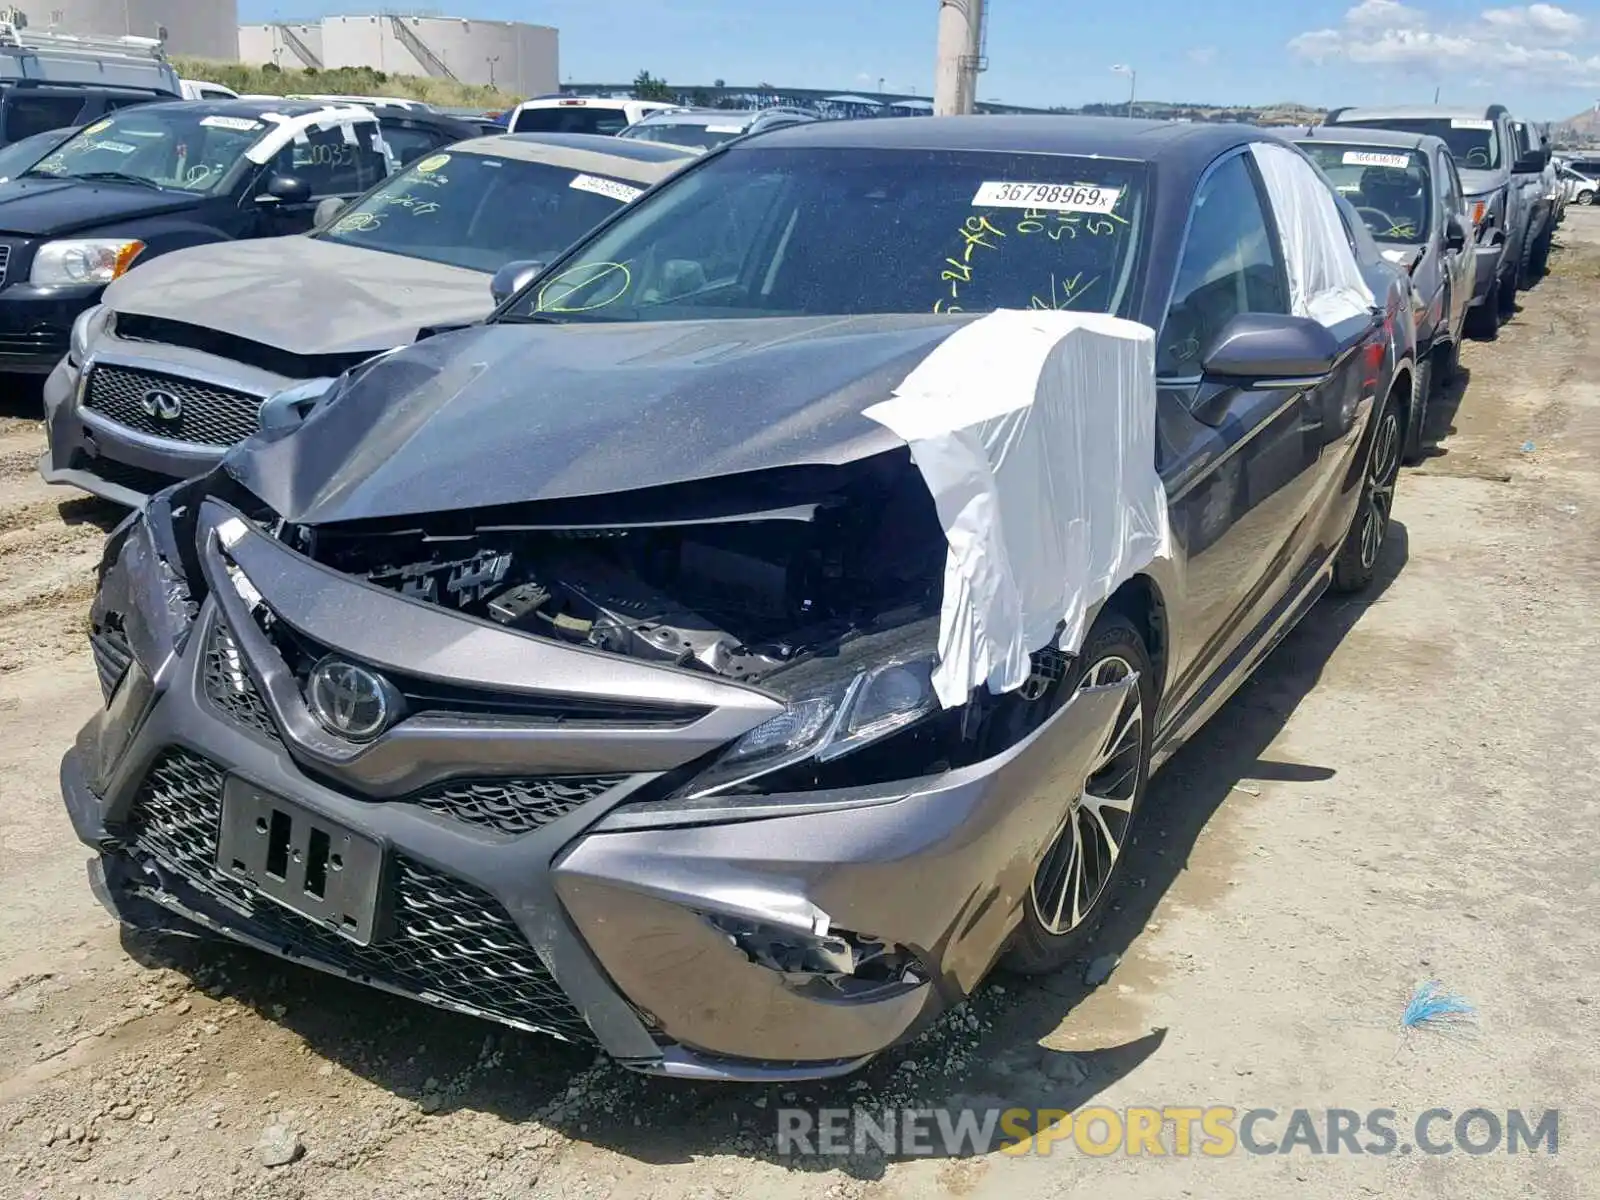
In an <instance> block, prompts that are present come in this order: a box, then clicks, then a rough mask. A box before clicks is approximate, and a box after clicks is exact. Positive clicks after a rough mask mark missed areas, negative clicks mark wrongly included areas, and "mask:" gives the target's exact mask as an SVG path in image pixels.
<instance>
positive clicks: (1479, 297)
mask: <svg viewBox="0 0 1600 1200" xmlns="http://www.w3.org/2000/svg"><path fill="white" fill-rule="evenodd" d="M1505 253H1506V246H1505V243H1504V242H1495V243H1494V244H1492V245H1488V246H1478V247H1476V248H1475V249H1474V251H1473V256H1474V257H1473V262H1474V267H1475V273H1474V277H1473V283H1472V307H1473V308H1476V307H1477V306H1478V305H1480V304H1482V303H1483V302H1484V301H1485V300H1486V299H1488V297H1489V292H1490V290H1491V289H1492V288H1493V287H1494V281H1495V279H1496V278H1498V277H1499V274H1500V266H1501V263H1502V262H1503V261H1504V260H1505Z"/></svg>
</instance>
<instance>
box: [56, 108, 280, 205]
mask: <svg viewBox="0 0 1600 1200" xmlns="http://www.w3.org/2000/svg"><path fill="white" fill-rule="evenodd" d="M266 128H267V126H266V123H265V122H262V121H257V120H254V119H252V118H250V117H228V116H219V115H217V114H216V113H211V112H207V111H206V110H205V109H203V108H190V107H187V106H186V107H182V108H167V107H164V106H154V105H135V106H133V107H131V108H125V109H123V110H122V111H121V112H119V113H117V114H116V115H115V116H110V117H107V118H105V119H104V120H102V121H96V122H95V123H94V124H93V125H89V126H87V127H86V128H84V129H83V130H82V131H81V132H80V133H79V134H78V135H77V136H76V137H74V138H73V139H72V140H71V141H69V142H67V143H66V144H65V145H63V146H62V147H61V148H60V149H59V150H58V151H56V152H55V153H54V154H52V155H50V156H49V157H48V158H46V159H44V160H43V161H41V162H40V163H39V164H38V165H36V166H35V167H34V168H33V169H32V170H30V171H28V172H27V174H28V175H29V176H40V175H43V176H48V177H50V178H52V179H94V178H117V177H121V178H124V179H126V180H128V181H129V182H133V183H147V184H150V185H152V186H156V187H162V188H175V189H177V190H178V191H184V192H209V191H211V190H212V189H213V188H215V187H217V186H218V185H219V184H221V183H222V181H223V179H224V178H225V177H226V176H227V175H228V172H229V171H230V170H231V169H232V168H233V165H234V164H235V163H236V162H238V161H239V159H240V158H241V157H242V156H243V155H244V152H245V151H246V150H248V149H249V148H250V147H251V146H252V145H254V144H255V142H256V140H257V139H258V138H260V137H261V135H262V133H264V132H265V131H266Z"/></svg>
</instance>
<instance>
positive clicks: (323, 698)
mask: <svg viewBox="0 0 1600 1200" xmlns="http://www.w3.org/2000/svg"><path fill="white" fill-rule="evenodd" d="M306 703H307V704H308V705H309V706H310V708H311V714H312V715H313V716H314V717H316V718H317V720H318V721H319V722H321V723H322V726H323V727H324V728H325V729H327V730H328V732H329V733H334V734H337V735H338V736H340V737H342V738H345V739H347V740H349V741H352V742H369V741H371V740H372V739H373V738H375V737H377V736H378V735H379V734H380V733H382V732H383V731H384V730H385V729H387V728H389V726H390V725H391V724H393V723H394V721H395V719H396V718H397V717H398V716H399V714H400V708H401V705H402V704H403V701H402V699H401V697H400V694H399V692H398V691H397V690H396V688H395V686H394V684H392V683H390V682H389V681H388V680H387V679H385V678H383V676H381V675H378V674H375V673H374V672H372V671H369V670H367V669H366V668H365V667H358V666H356V665H355V664H354V663H349V662H345V661H343V660H342V659H334V658H326V659H323V660H322V661H321V662H319V663H318V664H317V665H316V666H314V667H312V668H311V677H310V678H309V679H308V680H307V681H306Z"/></svg>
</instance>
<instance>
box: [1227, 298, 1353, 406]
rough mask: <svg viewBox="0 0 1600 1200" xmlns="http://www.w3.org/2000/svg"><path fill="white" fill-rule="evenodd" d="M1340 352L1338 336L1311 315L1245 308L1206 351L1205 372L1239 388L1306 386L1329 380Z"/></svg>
mask: <svg viewBox="0 0 1600 1200" xmlns="http://www.w3.org/2000/svg"><path fill="white" fill-rule="evenodd" d="M1338 357H1339V342H1338V339H1336V338H1335V337H1334V336H1333V334H1332V333H1330V332H1329V331H1328V330H1327V329H1326V328H1324V327H1323V326H1322V325H1320V324H1318V323H1317V322H1316V321H1313V320H1311V319H1310V318H1309V317H1287V316H1281V315H1279V314H1276V313H1240V314H1239V315H1238V316H1236V317H1234V318H1233V320H1231V321H1229V322H1228V323H1227V324H1226V325H1225V326H1223V328H1222V332H1221V333H1219V334H1218V335H1217V336H1216V338H1215V340H1214V341H1213V342H1212V343H1211V346H1210V347H1209V348H1208V349H1207V350H1206V353H1205V357H1204V358H1203V359H1202V360H1201V371H1202V373H1203V374H1204V376H1205V377H1206V378H1207V379H1209V380H1212V381H1215V382H1219V383H1227V384H1230V385H1232V386H1235V387H1257V388H1302V387H1311V386H1313V385H1315V384H1318V383H1321V382H1322V381H1323V380H1324V379H1326V378H1327V377H1328V375H1329V374H1330V373H1331V372H1332V371H1333V364H1334V363H1335V362H1336V361H1337V360H1338Z"/></svg>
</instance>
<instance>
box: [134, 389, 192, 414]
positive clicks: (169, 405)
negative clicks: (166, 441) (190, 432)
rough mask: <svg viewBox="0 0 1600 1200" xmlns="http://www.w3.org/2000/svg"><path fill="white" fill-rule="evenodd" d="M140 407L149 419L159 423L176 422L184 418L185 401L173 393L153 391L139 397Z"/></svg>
mask: <svg viewBox="0 0 1600 1200" xmlns="http://www.w3.org/2000/svg"><path fill="white" fill-rule="evenodd" d="M139 407H140V408H142V409H144V414H145V416H147V417H154V418H155V419H156V420H158V421H176V420H177V419H178V418H179V417H181V416H183V401H182V400H180V399H179V398H178V397H176V396H174V395H173V394H172V393H171V392H163V391H160V390H152V391H148V392H146V393H145V394H144V395H143V396H140V397H139Z"/></svg>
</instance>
